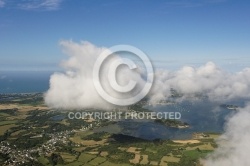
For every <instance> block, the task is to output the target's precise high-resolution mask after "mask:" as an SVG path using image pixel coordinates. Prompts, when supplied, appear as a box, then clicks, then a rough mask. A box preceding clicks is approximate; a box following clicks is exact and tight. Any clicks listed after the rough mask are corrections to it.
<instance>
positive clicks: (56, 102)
mask: <svg viewBox="0 0 250 166" xmlns="http://www.w3.org/2000/svg"><path fill="white" fill-rule="evenodd" d="M60 45H61V46H62V48H63V51H64V53H66V54H67V55H68V56H69V58H68V59H67V60H65V61H63V62H62V64H61V66H62V67H63V68H64V69H65V72H64V73H54V74H53V75H52V76H51V78H50V89H49V90H48V91H47V93H46V94H45V102H46V103H47V105H49V106H50V107H53V108H64V109H82V108H99V109H110V108H116V107H115V106H114V105H111V104H109V103H108V102H107V101H105V100H104V99H103V98H102V97H100V95H99V94H98V93H97V91H96V89H95V86H94V84H93V67H94V64H95V62H96V60H97V57H98V56H99V55H100V54H101V53H102V52H103V51H104V50H107V49H106V48H104V47H96V46H94V45H93V44H91V43H89V42H81V43H74V42H72V41H62V42H61V43H60ZM118 59H120V57H119V56H117V55H113V56H112V57H111V60H109V61H108V62H106V63H105V65H104V67H103V68H101V70H100V77H101V76H102V75H106V73H108V67H109V66H110V63H112V62H114V61H115V60H118ZM117 73H121V74H118V75H117V82H119V84H121V85H126V84H127V83H128V81H129V80H130V79H131V77H132V79H133V80H136V82H137V83H138V86H142V85H143V84H144V80H143V79H142V77H141V76H140V74H142V72H140V71H139V73H140V74H139V75H137V74H136V72H132V71H131V70H130V69H128V68H126V67H124V68H119V70H117ZM100 80H101V83H102V86H103V88H104V89H105V91H107V92H108V94H111V96H114V97H116V98H123V97H125V98H126V97H127V96H130V95H132V96H133V95H134V94H136V93H138V91H139V90H140V89H139V88H135V90H133V92H132V93H130V94H126V93H123V94H120V93H117V92H116V91H114V90H113V89H112V87H110V84H109V81H108V78H107V77H106V78H105V77H104V78H102V77H101V78H100Z"/></svg>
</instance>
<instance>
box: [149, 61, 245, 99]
mask: <svg viewBox="0 0 250 166" xmlns="http://www.w3.org/2000/svg"><path fill="white" fill-rule="evenodd" d="M155 75H156V80H155V84H154V87H153V89H152V92H151V94H150V99H151V101H157V100H159V99H161V98H163V97H165V98H167V97H169V96H170V95H171V93H170V89H171V88H173V89H175V90H177V91H178V92H179V93H181V94H183V96H184V97H187V96H194V95H197V94H200V95H204V96H207V97H208V98H209V99H210V100H216V101H226V100H231V99H236V98H248V97H250V69H249V68H246V69H244V70H242V71H241V72H237V73H229V72H226V71H224V70H222V69H220V68H219V67H217V66H216V65H215V64H214V63H213V62H208V63H206V64H205V65H203V66H201V67H198V68H195V67H191V66H184V67H183V68H181V69H180V70H178V71H174V72H168V71H164V70H162V71H157V72H156V73H155Z"/></svg>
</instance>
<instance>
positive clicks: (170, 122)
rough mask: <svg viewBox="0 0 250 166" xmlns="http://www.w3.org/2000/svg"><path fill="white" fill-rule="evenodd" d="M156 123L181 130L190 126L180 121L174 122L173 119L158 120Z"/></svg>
mask: <svg viewBox="0 0 250 166" xmlns="http://www.w3.org/2000/svg"><path fill="white" fill-rule="evenodd" d="M155 122H156V123H160V124H163V125H165V126H168V127H173V128H179V129H184V128H189V127H190V126H189V124H188V123H186V122H182V121H179V120H173V119H156V120H155Z"/></svg>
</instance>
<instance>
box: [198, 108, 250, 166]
mask: <svg viewBox="0 0 250 166" xmlns="http://www.w3.org/2000/svg"><path fill="white" fill-rule="evenodd" d="M249 119H250V104H248V106H246V107H245V108H242V109H240V110H239V111H238V112H237V113H236V114H235V115H234V116H233V117H231V118H230V119H229V120H228V122H227V124H226V126H225V133H224V134H223V135H222V136H221V137H220V138H219V140H218V144H219V147H218V148H217V149H216V150H215V152H214V153H212V154H211V155H210V156H209V157H208V158H207V159H206V160H204V161H202V162H203V164H204V165H205V166H235V165H242V166H243V165H244V166H245V165H250V159H249V156H248V152H249V151H250V144H249V140H250V130H249V128H250V123H249Z"/></svg>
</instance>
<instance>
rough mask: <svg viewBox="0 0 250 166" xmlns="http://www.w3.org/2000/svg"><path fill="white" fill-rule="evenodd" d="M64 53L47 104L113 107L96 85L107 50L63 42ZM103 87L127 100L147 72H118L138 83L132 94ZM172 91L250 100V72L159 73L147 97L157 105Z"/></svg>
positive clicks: (209, 66)
mask: <svg viewBox="0 0 250 166" xmlns="http://www.w3.org/2000/svg"><path fill="white" fill-rule="evenodd" d="M60 45H61V46H62V49H63V51H64V53H65V54H67V55H68V56H69V58H68V59H66V60H64V61H63V62H62V64H61V66H62V67H63V68H64V70H65V72H64V73H55V74H53V75H52V76H51V78H50V89H49V90H48V92H47V93H46V94H45V101H46V103H47V104H48V105H49V106H51V107H54V108H74V109H77V108H78V109H81V108H102V109H106V108H107V109H109V108H112V105H110V104H109V103H108V102H106V101H105V100H103V99H102V97H100V95H99V94H98V93H97V91H96V89H95V87H94V85H93V77H92V75H93V66H94V64H95V62H96V60H97V58H98V56H99V55H100V54H101V53H102V52H103V51H104V50H106V48H104V47H97V46H95V45H93V44H91V43H89V42H81V43H75V42H72V41H62V42H61V43H60ZM117 59H121V58H120V56H118V55H114V56H113V59H111V60H110V61H108V62H106V65H105V66H106V68H102V70H101V71H100V77H102V76H103V75H107V73H108V72H109V70H108V69H109V66H110V65H111V62H112V61H114V60H117ZM100 79H101V82H102V85H103V87H104V89H105V91H107V92H108V93H109V94H111V96H113V97H115V98H119V99H120V98H127V97H129V96H131V95H132V96H133V95H135V94H137V93H138V92H139V91H140V90H141V89H142V88H140V87H143V86H144V85H145V83H146V81H145V70H143V68H140V67H139V68H138V69H137V72H133V71H131V70H130V69H128V68H126V67H124V68H121V71H120V72H117V80H118V81H117V82H119V83H120V84H121V85H126V84H127V83H128V81H129V80H131V79H132V80H135V81H136V82H137V88H135V89H134V90H133V91H132V92H130V93H118V92H116V91H114V89H112V87H111V86H110V82H109V81H110V80H108V78H105V77H103V78H100ZM171 89H174V90H176V91H177V92H178V93H180V94H182V95H183V97H184V98H185V97H190V96H196V95H197V94H199V95H204V96H207V97H208V98H209V99H210V100H216V101H226V100H231V99H236V98H248V97H250V69H249V68H246V69H244V70H242V71H241V72H237V73H229V72H226V71H224V70H222V69H220V68H219V67H218V66H216V65H215V64H214V63H213V62H208V63H206V64H205V65H203V66H200V67H197V68H195V67H191V66H184V67H183V68H181V69H180V70H177V71H166V70H157V71H156V72H155V81H154V84H153V88H152V89H151V91H150V93H149V94H148V96H147V98H148V99H149V101H150V102H151V103H152V104H154V103H156V102H158V101H159V100H164V99H168V98H169V97H170V96H171Z"/></svg>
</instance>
